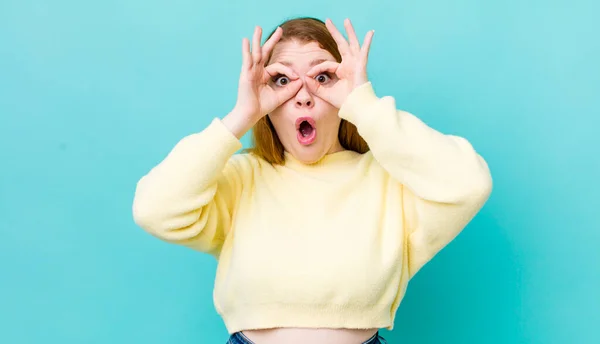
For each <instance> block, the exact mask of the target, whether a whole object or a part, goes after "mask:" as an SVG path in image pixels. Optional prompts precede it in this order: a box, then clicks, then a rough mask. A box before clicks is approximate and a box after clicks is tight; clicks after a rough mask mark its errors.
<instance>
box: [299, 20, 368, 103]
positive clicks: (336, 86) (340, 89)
mask: <svg viewBox="0 0 600 344" xmlns="http://www.w3.org/2000/svg"><path fill="white" fill-rule="evenodd" d="M325 25H326V26H327V29H328V30H329V32H330V33H331V35H332V36H333V38H334V39H335V41H336V43H337V46H338V49H339V51H340V54H341V55H342V62H341V63H337V62H334V61H326V62H323V63H320V64H318V65H316V66H314V67H313V68H312V69H310V70H309V71H308V72H307V73H306V76H308V77H309V79H307V81H306V82H307V84H308V86H309V89H310V90H311V92H313V93H314V94H315V95H316V96H317V97H319V98H322V99H323V100H325V101H327V102H328V103H330V104H331V105H333V106H335V107H336V108H338V109H339V108H340V107H341V106H342V104H343V103H344V101H345V100H346V97H348V95H349V94H350V93H351V92H352V91H353V90H354V89H355V88H356V87H358V86H360V85H362V84H364V83H366V82H368V78H367V60H368V57H369V48H370V46H371V40H372V38H373V33H374V32H375V31H374V30H371V31H369V32H367V34H366V36H365V40H364V42H363V46H362V47H361V46H360V43H359V42H358V38H357V37H356V33H355V32H354V28H353V27H352V23H351V22H350V19H346V20H345V21H344V27H345V28H346V33H347V34H348V41H346V39H345V38H344V36H343V35H342V34H341V33H340V32H339V31H338V30H337V28H336V27H335V25H333V23H332V22H331V20H330V19H327V20H326V21H325ZM324 73H328V74H329V75H325V76H326V77H330V78H332V79H334V80H327V79H326V80H325V81H320V80H319V78H315V77H316V76H321V74H324ZM336 79H337V80H336Z"/></svg>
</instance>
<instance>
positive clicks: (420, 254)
mask: <svg viewBox="0 0 600 344" xmlns="http://www.w3.org/2000/svg"><path fill="white" fill-rule="evenodd" d="M339 116H340V117H341V118H343V119H346V120H348V121H349V122H351V123H353V124H354V125H355V126H356V127H357V129H358V132H359V134H360V135H361V136H362V137H363V138H364V139H365V141H366V142H367V143H368V145H369V148H370V151H371V153H372V154H373V157H374V158H375V160H376V161H377V162H378V163H379V164H380V165H381V166H382V168H384V169H385V170H386V171H387V172H388V173H389V174H390V176H391V177H392V178H394V179H395V180H397V181H398V182H399V183H400V184H401V185H402V190H403V191H402V192H403V206H402V207H403V209H402V212H403V214H404V218H405V223H406V238H407V239H406V240H407V249H408V269H409V276H411V277H412V276H414V275H415V274H416V273H417V271H418V270H419V269H420V268H421V267H423V265H425V264H426V263H427V262H428V261H429V260H430V259H432V258H433V256H434V255H435V254H437V253H438V252H439V251H440V250H441V249H442V248H443V247H444V246H446V245H447V244H448V243H449V242H450V241H452V240H453V239H454V238H455V237H456V236H457V235H458V234H459V233H460V231H462V229H463V228H464V227H465V226H466V225H467V224H468V223H469V222H470V221H471V220H472V219H473V217H474V216H475V215H476V214H477V213H478V212H479V210H480V209H481V208H482V207H483V205H484V204H485V202H486V201H487V199H488V198H489V195H490V193H491V190H492V178H491V174H490V171H489V168H488V165H487V163H486V162H485V160H484V159H483V158H482V157H481V156H480V155H479V154H478V153H477V152H476V151H475V150H474V148H473V147H472V146H471V144H470V143H469V142H468V141H467V140H466V139H464V138H462V137H459V136H454V135H447V134H442V133H440V132H438V131H436V130H434V129H432V128H431V127H429V126H427V125H426V124H425V123H424V122H423V121H421V120H420V119H418V118H417V117H415V116H414V115H412V114H410V113H408V112H406V111H401V110H397V109H396V104H395V100H394V99H393V98H392V97H389V96H388V97H382V98H379V97H377V96H376V95H375V93H374V90H373V88H372V85H371V83H370V82H368V83H365V84H363V85H361V86H359V87H358V88H356V89H355V90H354V91H353V92H352V93H351V94H350V95H349V96H348V98H347V99H346V101H345V103H344V104H343V105H342V107H341V108H340V111H339Z"/></svg>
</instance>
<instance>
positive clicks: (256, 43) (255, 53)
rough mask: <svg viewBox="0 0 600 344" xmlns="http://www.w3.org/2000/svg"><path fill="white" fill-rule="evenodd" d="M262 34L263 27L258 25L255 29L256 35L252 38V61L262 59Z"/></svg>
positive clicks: (256, 61) (257, 61)
mask: <svg viewBox="0 0 600 344" xmlns="http://www.w3.org/2000/svg"><path fill="white" fill-rule="evenodd" d="M261 35H262V28H261V27H260V26H257V27H256V28H255V29H254V37H253V38H252V62H253V63H255V64H256V63H259V62H260V60H261V55H262V54H261V50H262V48H261V46H260V37H261Z"/></svg>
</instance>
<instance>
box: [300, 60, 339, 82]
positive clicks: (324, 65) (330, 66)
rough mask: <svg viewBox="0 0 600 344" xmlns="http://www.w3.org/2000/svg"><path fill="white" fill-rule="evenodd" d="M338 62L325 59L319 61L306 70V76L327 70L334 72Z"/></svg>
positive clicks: (313, 75) (312, 75)
mask: <svg viewBox="0 0 600 344" xmlns="http://www.w3.org/2000/svg"><path fill="white" fill-rule="evenodd" d="M339 66H340V64H339V63H338V62H335V61H325V62H321V63H319V64H318V65H316V66H314V67H312V68H311V69H310V70H309V71H308V72H306V76H309V77H311V78H312V77H315V76H317V75H319V74H321V73H323V72H329V73H333V74H335V73H336V72H337V69H338V67H339Z"/></svg>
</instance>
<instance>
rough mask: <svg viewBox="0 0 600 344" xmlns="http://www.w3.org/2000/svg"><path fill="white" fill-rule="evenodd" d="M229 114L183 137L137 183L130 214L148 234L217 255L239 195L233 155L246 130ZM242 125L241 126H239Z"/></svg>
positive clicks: (238, 183) (237, 176) (239, 185)
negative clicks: (240, 137) (235, 125)
mask: <svg viewBox="0 0 600 344" xmlns="http://www.w3.org/2000/svg"><path fill="white" fill-rule="evenodd" d="M232 117H233V116H232V115H229V116H227V117H225V118H224V119H223V121H220V120H218V119H215V120H213V121H212V123H211V124H210V125H209V126H208V127H207V128H205V129H204V130H203V131H201V132H199V133H195V134H192V135H189V136H187V137H185V138H183V139H182V140H181V141H179V142H178V143H177V145H175V147H174V148H173V149H172V150H171V152H170V153H169V154H168V155H167V156H166V157H165V159H164V160H163V161H161V162H160V163H159V164H158V165H157V166H155V167H154V168H152V169H151V170H150V172H149V173H148V174H146V175H145V176H143V177H142V178H141V179H140V180H139V182H138V183H137V187H136V191H135V197H134V201H133V217H134V220H135V222H136V224H138V225H139V226H140V227H142V228H143V229H144V230H146V231H147V232H149V233H150V234H152V235H154V236H156V237H158V238H160V239H162V240H165V241H168V242H173V243H177V244H181V245H184V246H187V247H191V248H193V249H196V250H199V251H202V252H206V253H210V254H212V255H214V256H217V255H218V253H219V251H220V248H221V245H222V243H223V240H224V238H225V237H226V235H227V232H228V230H229V227H230V224H231V216H232V212H233V209H234V206H235V204H236V202H237V199H238V197H239V194H240V191H241V188H242V185H241V171H240V169H239V165H238V163H237V160H236V159H232V156H233V154H234V153H235V152H236V151H237V150H238V149H240V148H241V146H242V145H241V142H240V141H239V138H238V136H237V135H236V133H238V131H236V130H239V135H242V133H243V132H244V131H245V130H246V128H241V127H244V126H243V125H239V126H238V128H235V129H234V128H233V127H228V126H227V125H226V123H240V121H237V122H236V121H231V120H230V119H231V118H232ZM240 128H241V129H240Z"/></svg>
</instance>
